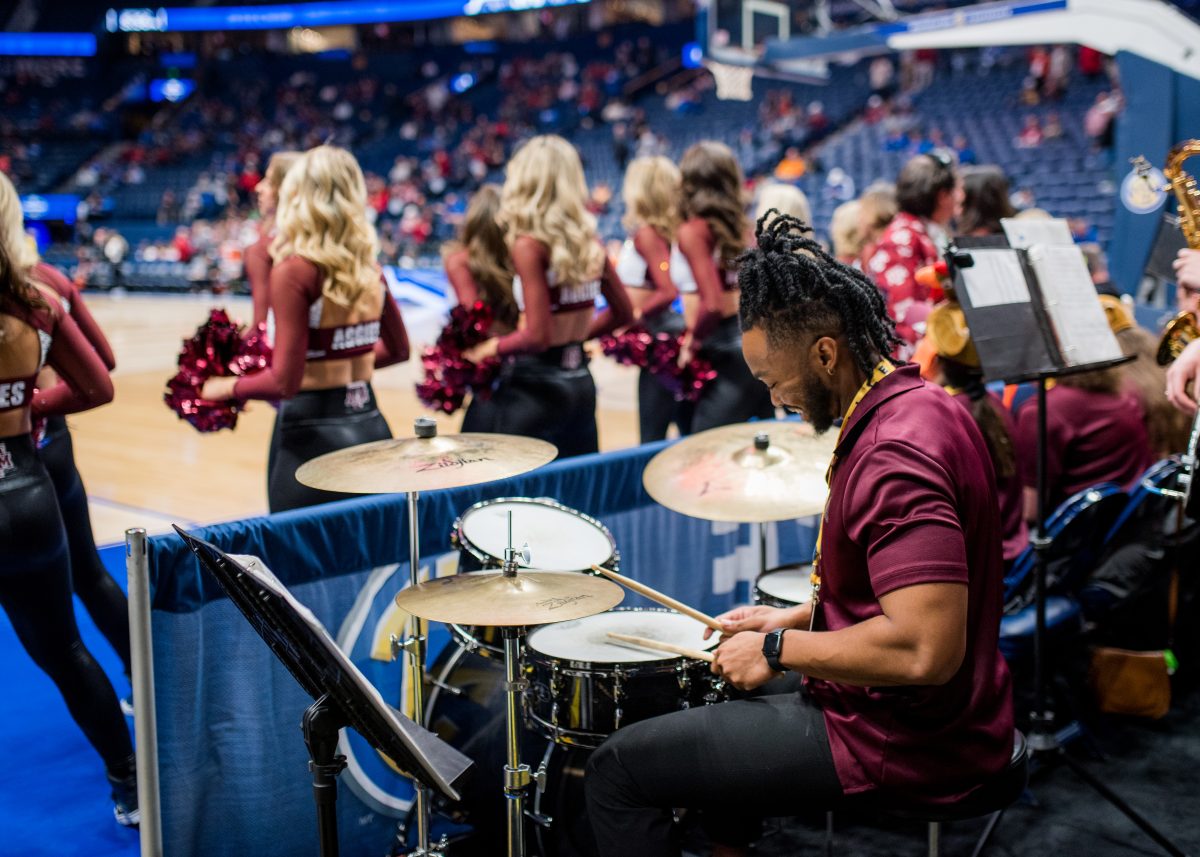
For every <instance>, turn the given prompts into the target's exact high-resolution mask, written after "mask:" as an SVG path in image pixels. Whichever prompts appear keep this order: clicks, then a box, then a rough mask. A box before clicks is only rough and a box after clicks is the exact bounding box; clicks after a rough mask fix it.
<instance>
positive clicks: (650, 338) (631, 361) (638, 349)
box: [600, 324, 717, 402]
mask: <svg viewBox="0 0 1200 857" xmlns="http://www.w3.org/2000/svg"><path fill="white" fill-rule="evenodd" d="M682 345H683V337H682V336H672V335H671V334H669V333H654V334H652V333H650V332H649V331H648V330H646V328H645V327H643V326H642V325H640V324H634V325H631V326H629V327H627V328H625V330H623V331H622V332H621V333H619V334H617V335H616V336H602V337H600V347H601V348H602V349H603V350H604V353H605V354H607V355H608V356H609V357H611V358H613V359H614V360H616V361H617V362H618V363H621V364H623V365H625V366H637V367H638V368H640V369H646V370H647V371H649V372H650V373H651V374H652V375H654V376H655V377H656V378H658V380H659V381H661V382H662V384H663V386H664V387H666V388H667V389H668V390H670V391H671V393H672V394H673V395H674V396H675V398H676V399H677V400H679V401H687V402H694V401H696V400H697V399H699V398H700V393H701V392H702V391H703V390H704V387H705V385H706V384H708V382H709V381H711V380H712V379H713V378H715V377H717V373H716V371H715V370H714V369H713V368H712V364H711V363H709V362H708V361H707V360H704V359H703V358H700V357H695V356H693V357H692V359H691V362H689V363H688V364H687V365H686V366H680V365H679V350H680V348H681V347H682Z"/></svg>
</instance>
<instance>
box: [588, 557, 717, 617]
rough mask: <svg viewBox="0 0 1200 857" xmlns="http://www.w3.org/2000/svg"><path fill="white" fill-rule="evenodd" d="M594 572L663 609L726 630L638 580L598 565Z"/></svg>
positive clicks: (697, 611)
mask: <svg viewBox="0 0 1200 857" xmlns="http://www.w3.org/2000/svg"><path fill="white" fill-rule="evenodd" d="M592 571H595V572H598V573H600V574H603V575H604V576H605V577H607V578H609V579H610V580H615V581H616V582H617V583H619V584H621V585H622V586H624V587H626V588H628V589H632V590H633V591H634V592H636V593H638V594H639V595H645V596H646V597H647V598H649V599H650V600H651V601H657V602H658V603H659V604H661V605H662V606H663V607H670V608H671V609H672V610H677V611H679V612H680V613H682V614H683V615H684V616H691V617H692V618H693V619H695V620H696V621H697V622H703V623H704V624H705V625H707V626H708V627H710V628H712V629H713V630H714V631H722V632H724V630H725V628H724V627H722V625H721V623H720V622H718V621H717V620H716V619H714V618H713V617H712V616H709V615H708V614H707V613H701V612H700V611H699V610H697V609H696V608H694V607H688V606H687V605H686V604H684V603H683V602H682V601H676V600H675V599H674V598H672V597H671V596H669V595H663V594H662V593H661V592H659V591H658V590H657V589H651V588H650V587H649V586H647V585H646V584H644V583H638V582H637V581H636V580H633V579H632V578H629V577H626V576H625V575H623V574H618V573H617V572H615V571H610V570H609V569H607V568H601V567H600V566H598V565H593V566H592Z"/></svg>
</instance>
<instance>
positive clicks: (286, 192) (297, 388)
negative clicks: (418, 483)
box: [201, 146, 409, 512]
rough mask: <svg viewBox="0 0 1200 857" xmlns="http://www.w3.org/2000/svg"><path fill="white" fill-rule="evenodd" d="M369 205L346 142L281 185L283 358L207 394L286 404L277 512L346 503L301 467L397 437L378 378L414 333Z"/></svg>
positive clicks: (275, 296)
mask: <svg viewBox="0 0 1200 857" xmlns="http://www.w3.org/2000/svg"><path fill="white" fill-rule="evenodd" d="M366 208H367V192H366V185H365V182H364V181H363V174H362V170H361V169H360V168H359V166H358V162H357V161H356V160H355V159H354V156H353V155H351V154H350V153H349V152H347V151H346V150H345V149H340V148H337V147H335V146H317V147H316V148H314V149H310V150H309V151H307V152H305V153H304V154H303V155H301V156H300V158H299V159H297V161H296V163H295V164H294V165H293V166H292V167H291V169H289V170H288V171H287V175H286V177H285V178H284V180H283V184H282V186H281V187H280V190H279V208H278V211H277V213H276V218H275V219H276V234H275V239H274V241H273V242H272V243H271V258H272V260H273V261H274V264H273V266H272V268H271V310H272V312H273V313H274V314H275V353H274V357H273V362H272V365H271V367H270V368H269V369H264V370H263V371H261V372H256V373H254V374H252V375H246V376H243V377H242V378H210V379H209V380H208V381H206V382H205V384H204V388H203V389H202V390H201V395H202V396H203V397H204V398H206V399H210V400H213V401H221V400H224V399H230V398H237V399H268V400H279V401H280V402H281V404H280V406H279V412H278V414H277V415H276V417H275V431H274V433H273V434H272V436H271V452H270V457H269V459H268V463H267V471H268V474H267V500H268V504H269V506H270V509H271V511H272V512H280V511H283V510H285V509H297V508H300V507H302V506H312V505H314V504H317V503H327V502H330V501H331V500H339V499H344V498H345V497H346V496H348V495H344V494H336V493H332V492H328V491H318V490H316V489H315V488H309V487H308V486H306V485H302V484H300V483H299V482H297V481H296V469H297V468H298V467H299V466H300V465H302V464H303V463H304V462H306V461H309V460H310V459H313V458H316V457H317V456H319V455H324V454H325V453H327V452H334V451H336V450H339V449H345V448H346V447H349V446H355V445H357V444H360V443H367V442H368V441H373V440H384V439H386V438H390V437H391V436H392V433H391V430H390V429H389V428H388V424H387V421H386V420H384V418H383V414H381V413H380V412H379V408H378V407H377V405H376V402H375V393H374V391H373V390H372V388H371V376H372V375H373V374H374V370H375V369H376V368H377V367H383V366H390V365H391V364H393V363H401V362H403V361H405V360H407V359H408V352H409V348H408V334H407V332H406V331H405V329H404V321H403V319H402V318H401V317H400V309H399V308H398V307H397V306H396V302H395V301H394V300H393V299H392V296H391V293H390V292H389V291H388V288H387V284H386V283H385V282H383V279H382V277H381V276H380V272H379V266H378V264H377V263H376V256H377V255H378V252H379V245H378V243H377V239H376V236H375V230H374V228H373V227H372V226H371V225H370V223H368V222H367V216H366Z"/></svg>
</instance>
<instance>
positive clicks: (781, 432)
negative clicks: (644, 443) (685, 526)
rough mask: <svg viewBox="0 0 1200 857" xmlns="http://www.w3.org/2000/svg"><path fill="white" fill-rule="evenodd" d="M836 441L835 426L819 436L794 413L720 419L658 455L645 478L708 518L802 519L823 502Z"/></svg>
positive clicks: (677, 506) (676, 505)
mask: <svg viewBox="0 0 1200 857" xmlns="http://www.w3.org/2000/svg"><path fill="white" fill-rule="evenodd" d="M758 438H765V440H758V441H757V442H756V439H758ZM835 442H836V434H835V433H834V432H827V433H826V434H824V435H817V434H815V433H814V432H813V430H812V427H811V426H809V425H807V424H806V423H801V422H796V421H794V420H763V421H760V422H753V423H741V424H738V425H731V426H721V427H720V428H715V429H709V430H708V431H704V432H700V433H699V434H694V435H691V436H690V437H686V438H684V439H683V440H681V441H679V442H678V443H676V444H674V445H672V446H669V447H667V448H666V449H664V450H663V451H662V452H660V453H659V454H658V455H656V456H654V458H652V459H651V460H650V463H649V464H648V465H647V466H646V471H645V473H643V474H642V483H643V484H644V485H645V486H646V491H647V493H649V495H650V496H651V497H653V498H654V499H655V500H656V501H658V502H659V503H660V504H662V505H663V506H666V507H667V508H668V509H671V510H672V511H675V512H679V513H680V514H681V515H688V516H690V517H693V518H701V519H703V520H706V521H730V522H736V523H754V522H756V521H762V522H768V521H785V520H788V519H791V518H802V517H804V516H806V515H816V514H820V512H821V509H822V508H824V506H825V498H826V496H828V494H829V488H828V486H827V485H826V484H825V471H826V469H827V468H828V467H829V461H830V458H831V457H832V456H833V447H834V444H835Z"/></svg>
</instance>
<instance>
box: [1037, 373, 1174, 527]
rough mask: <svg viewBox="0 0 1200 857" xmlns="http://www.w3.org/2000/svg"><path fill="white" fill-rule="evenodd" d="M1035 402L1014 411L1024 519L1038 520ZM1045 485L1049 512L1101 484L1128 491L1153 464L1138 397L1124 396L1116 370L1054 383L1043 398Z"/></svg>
mask: <svg viewBox="0 0 1200 857" xmlns="http://www.w3.org/2000/svg"><path fill="white" fill-rule="evenodd" d="M1038 410H1039V409H1038V401H1037V399H1036V398H1033V399H1030V400H1029V401H1028V402H1026V403H1025V404H1024V405H1022V406H1021V407H1020V408H1019V409H1018V410H1017V431H1016V434H1015V435H1014V439H1015V440H1016V444H1017V461H1018V462H1019V463H1020V467H1021V481H1022V482H1023V483H1024V485H1025V519H1026V520H1027V521H1031V522H1032V521H1036V520H1037V460H1038V458H1037V455H1038V448H1037V447H1038ZM1046 444H1047V447H1046V484H1047V486H1049V492H1050V493H1049V503H1050V508H1051V509H1054V508H1057V507H1058V505H1059V504H1060V503H1062V501H1063V500H1066V499H1067V498H1068V497H1070V496H1071V495H1072V494H1075V493H1077V492H1079V491H1082V490H1084V489H1085V488H1091V487H1092V486H1093V485H1098V484H1100V483H1101V482H1115V483H1116V484H1118V485H1120V486H1121V487H1122V488H1128V487H1129V486H1130V485H1132V484H1133V483H1134V482H1136V481H1137V479H1138V477H1140V476H1141V475H1142V473H1143V472H1145V470H1146V468H1147V467H1149V466H1150V464H1151V463H1152V462H1153V460H1154V456H1153V454H1152V453H1151V451H1150V442H1149V440H1148V438H1147V436H1146V419H1145V415H1144V414H1143V412H1142V404H1141V402H1140V401H1138V399H1137V397H1136V396H1135V395H1133V394H1131V393H1128V392H1125V391H1123V390H1122V385H1121V372H1120V370H1119V369H1118V368H1115V367H1110V368H1108V369H1099V370H1095V371H1092V372H1084V373H1081V374H1077V375H1064V376H1062V377H1061V378H1057V379H1055V383H1054V386H1053V387H1051V388H1050V389H1049V390H1047V392H1046Z"/></svg>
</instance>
